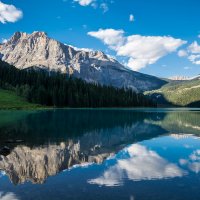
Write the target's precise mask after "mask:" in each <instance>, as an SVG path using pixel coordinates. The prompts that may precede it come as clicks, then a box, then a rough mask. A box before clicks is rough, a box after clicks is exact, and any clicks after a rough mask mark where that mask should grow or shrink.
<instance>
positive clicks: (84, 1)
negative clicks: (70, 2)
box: [74, 0, 94, 6]
mask: <svg viewBox="0 0 200 200" xmlns="http://www.w3.org/2000/svg"><path fill="white" fill-rule="evenodd" d="M74 2H78V3H79V4H80V5H81V6H88V5H90V4H92V3H93V2H94V0H74Z"/></svg>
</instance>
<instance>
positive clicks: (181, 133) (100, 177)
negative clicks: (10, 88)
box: [0, 109, 200, 200]
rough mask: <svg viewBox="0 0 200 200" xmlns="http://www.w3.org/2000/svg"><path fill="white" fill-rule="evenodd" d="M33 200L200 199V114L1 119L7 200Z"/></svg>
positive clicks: (0, 162)
mask: <svg viewBox="0 0 200 200" xmlns="http://www.w3.org/2000/svg"><path fill="white" fill-rule="evenodd" d="M29 199H37V200H54V199H55V200H56V199H61V200H65V199H66V200H67V199H70V200H71V199H72V200H73V199H74V200H76V199H79V200H82V199H86V200H93V199H95V200H96V199H97V200H98V199H99V200H104V199H105V200H108V199H111V200H112V199H113V200H114V199H115V200H116V199H119V200H123V199H127V200H157V199H159V200H169V199H170V200H173V199H177V200H182V199H184V200H189V199H190V200H198V199H200V111H199V110H198V109H193V110H187V109H176V110H173V109H171V110H170V109H136V110H128V109H127V110H126V109H125V110H87V109H83V110H51V111H0V200H29Z"/></svg>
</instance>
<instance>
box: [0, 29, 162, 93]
mask: <svg viewBox="0 0 200 200" xmlns="http://www.w3.org/2000/svg"><path fill="white" fill-rule="evenodd" d="M0 59H2V60H3V61H6V62H8V63H9V64H12V65H14V66H15V67H17V68H19V69H27V68H30V67H38V68H40V69H45V70H49V71H60V72H62V73H66V74H69V75H71V76H74V77H77V78H81V79H83V80H85V81H87V82H94V83H100V84H102V85H111V86H114V87H117V88H122V87H126V88H132V89H134V90H138V91H146V90H153V89H158V88H160V87H161V86H162V85H164V84H165V83H166V81H164V80H162V79H159V78H157V77H154V76H150V75H145V74H142V73H139V72H135V71H132V70H130V69H127V68H126V67H124V66H123V65H121V64H120V63H119V62H118V61H116V60H115V59H113V58H110V57H109V56H107V55H106V54H104V53H103V52H101V51H86V50H78V49H77V48H73V47H72V46H69V45H65V44H63V43H61V42H58V41H56V40H54V39H51V38H49V37H48V36H47V34H46V33H44V32H33V33H32V34H27V33H22V32H16V33H15V34H14V35H13V36H12V37H11V39H9V40H8V41H7V42H6V43H4V44H1V45H0Z"/></svg>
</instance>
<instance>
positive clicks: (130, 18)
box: [129, 14, 135, 22]
mask: <svg viewBox="0 0 200 200" xmlns="http://www.w3.org/2000/svg"><path fill="white" fill-rule="evenodd" d="M134 20H135V18H134V15H133V14H131V15H130V16H129V21H130V22H133V21H134Z"/></svg>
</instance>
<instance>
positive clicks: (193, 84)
mask: <svg viewBox="0 0 200 200" xmlns="http://www.w3.org/2000/svg"><path fill="white" fill-rule="evenodd" d="M145 94H146V95H148V96H149V97H150V98H152V99H154V100H155V101H157V103H158V104H163V105H174V106H188V107H200V80H199V79H198V78H197V79H192V80H186V81H172V82H170V83H168V84H166V85H164V86H163V87H161V88H160V89H159V90H153V91H150V92H146V93H145Z"/></svg>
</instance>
